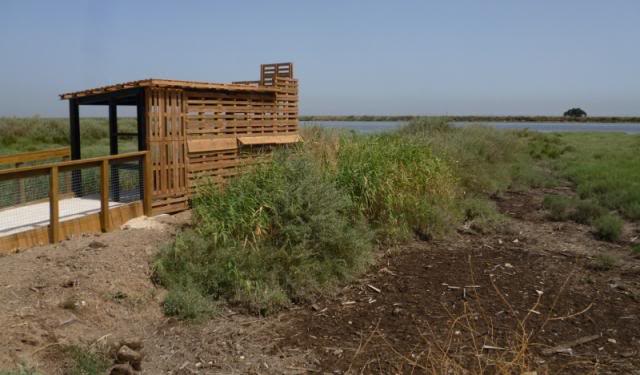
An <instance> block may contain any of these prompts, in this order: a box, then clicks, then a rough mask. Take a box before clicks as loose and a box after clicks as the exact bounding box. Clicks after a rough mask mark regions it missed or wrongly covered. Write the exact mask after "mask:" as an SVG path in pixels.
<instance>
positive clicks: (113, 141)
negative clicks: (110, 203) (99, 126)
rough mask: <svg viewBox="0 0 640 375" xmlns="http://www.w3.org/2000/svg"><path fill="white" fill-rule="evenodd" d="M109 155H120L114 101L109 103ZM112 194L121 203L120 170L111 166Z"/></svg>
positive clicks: (116, 113) (116, 108)
mask: <svg viewBox="0 0 640 375" xmlns="http://www.w3.org/2000/svg"><path fill="white" fill-rule="evenodd" d="M109 154H111V155H118V107H117V106H116V103H115V101H114V100H113V99H111V100H110V101H109ZM111 192H112V193H113V200H114V201H116V202H120V170H119V169H118V166H117V165H116V164H112V165H111Z"/></svg>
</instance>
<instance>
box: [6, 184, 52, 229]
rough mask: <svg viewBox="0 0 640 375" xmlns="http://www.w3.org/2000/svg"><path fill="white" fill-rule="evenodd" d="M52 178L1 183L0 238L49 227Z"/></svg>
mask: <svg viewBox="0 0 640 375" xmlns="http://www.w3.org/2000/svg"><path fill="white" fill-rule="evenodd" d="M48 197H49V175H39V176H30V177H23V178H14V179H8V180H0V236H5V235H9V234H14V233H18V232H22V231H25V230H29V229H34V228H38V227H43V226H47V225H49V222H50V221H49V199H48Z"/></svg>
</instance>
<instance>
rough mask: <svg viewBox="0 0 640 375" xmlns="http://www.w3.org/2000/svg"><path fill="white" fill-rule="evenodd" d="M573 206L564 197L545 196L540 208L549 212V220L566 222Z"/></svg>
mask: <svg viewBox="0 0 640 375" xmlns="http://www.w3.org/2000/svg"><path fill="white" fill-rule="evenodd" d="M573 204H574V202H573V200H572V199H571V198H569V197H566V196H564V195H547V196H545V197H544V200H543V201H542V206H543V207H544V208H545V209H547V210H548V211H549V214H548V217H549V219H551V220H554V221H565V220H567V219H568V218H569V215H570V210H571V208H572V207H573Z"/></svg>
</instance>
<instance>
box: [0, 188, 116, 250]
mask: <svg viewBox="0 0 640 375" xmlns="http://www.w3.org/2000/svg"><path fill="white" fill-rule="evenodd" d="M121 205H123V203H118V202H109V208H110V209H111V208H114V207H118V206H121ZM59 212H60V216H59V217H60V222H61V223H62V222H65V221H69V220H73V219H78V218H81V217H83V216H86V215H90V214H96V213H99V212H100V196H99V195H95V196H93V197H92V196H88V197H82V198H67V199H61V200H60V201H59ZM49 215H50V207H49V201H44V202H38V203H33V204H27V205H23V206H17V207H11V208H7V209H4V210H1V211H0V241H1V240H2V237H4V236H8V235H10V234H16V233H20V232H25V231H28V230H32V229H37V228H46V227H47V226H48V225H49Z"/></svg>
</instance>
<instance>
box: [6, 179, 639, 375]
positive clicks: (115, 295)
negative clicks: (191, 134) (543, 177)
mask: <svg viewBox="0 0 640 375" xmlns="http://www.w3.org/2000/svg"><path fill="white" fill-rule="evenodd" d="M548 192H549V191H545V190H535V191H531V192H520V193H508V194H505V195H504V196H502V197H500V198H497V199H496V201H497V203H498V206H499V208H500V210H501V211H502V212H503V213H504V214H505V215H506V216H507V217H508V219H507V220H506V222H505V227H504V228H503V229H502V230H500V231H498V233H491V234H479V233H474V232H473V231H472V230H460V231H459V232H458V233H457V234H456V235H454V236H452V237H451V238H449V239H447V240H442V241H432V242H414V243H411V244H409V245H406V246H403V247H401V248H398V249H390V250H388V251H387V252H386V253H385V254H383V255H381V256H380V259H379V262H378V263H377V264H376V265H375V266H374V267H372V269H371V270H370V272H369V273H368V274H366V275H365V276H364V277H363V278H362V279H361V280H358V281H357V282H354V283H352V284H350V285H348V286H347V287H345V288H343V289H342V290H341V291H339V292H338V293H337V294H336V295H333V296H327V297H324V298H321V299H319V300H318V301H316V303H314V304H305V305H301V306H297V307H295V308H293V309H291V310H289V311H286V312H283V313H281V314H279V315H277V316H272V317H269V318H259V317H255V316H248V315H244V314H238V313H235V312H233V311H231V310H229V309H226V308H225V309H223V311H221V313H220V315H219V316H218V317H216V318H214V319H211V320H209V321H207V322H203V323H197V324H193V323H182V322H178V321H175V320H174V319H171V318H167V317H165V316H163V314H162V310H161V301H162V298H163V296H164V290H162V288H160V287H158V286H156V285H154V284H153V282H152V280H151V274H152V270H151V267H150V263H151V261H152V259H153V256H154V254H155V253H156V251H157V248H158V247H159V246H161V245H162V243H164V242H166V241H168V240H170V239H171V237H172V234H173V233H174V232H175V230H177V228H179V227H180V226H182V225H184V224H185V223H186V222H187V219H186V218H182V217H172V218H164V219H160V221H162V222H163V224H164V225H162V226H160V227H156V228H153V229H129V230H125V231H119V232H113V233H108V234H104V235H100V236H88V237H82V238H77V239H73V240H70V241H66V242H63V243H61V244H58V245H53V246H46V247H41V248H37V249H32V250H29V251H25V252H23V253H20V254H16V255H11V256H6V257H2V258H0V301H2V303H1V304H0V328H2V329H1V330H0V342H1V343H3V345H2V346H1V347H0V369H3V368H11V367H14V366H16V365H17V364H19V363H26V364H28V365H30V366H33V367H36V368H37V369H38V370H39V371H40V372H42V373H45V374H60V373H64V372H65V368H66V366H67V365H68V363H67V360H66V359H65V357H64V356H63V355H62V354H61V350H62V348H63V347H64V346H65V345H70V344H73V345H79V346H81V347H89V348H95V349H99V350H103V349H104V348H107V347H109V345H110V342H112V341H117V340H120V339H122V338H127V337H137V338H139V339H141V340H142V341H143V343H144V349H143V350H142V352H143V354H144V360H143V366H142V367H143V373H148V374H160V373H172V374H191V373H201V374H207V373H225V374H228V373H259V374H263V373H267V374H268V373H271V374H282V373H307V372H319V373H432V372H435V373H444V372H447V371H446V370H443V369H444V368H447V369H450V371H448V373H464V371H462V370H461V368H462V367H465V368H468V369H470V370H471V371H473V372H480V371H481V370H483V371H486V372H487V373H494V372H497V371H499V370H500V369H507V370H509V371H510V372H511V373H521V372H522V371H524V370H525V369H529V370H535V371H538V374H541V373H588V372H596V373H637V374H640V259H638V258H635V257H634V256H633V254H632V253H631V252H630V250H629V248H630V243H631V242H632V241H637V236H638V235H639V234H640V231H639V228H638V227H637V226H636V225H628V226H627V228H625V234H624V236H623V241H622V242H620V243H616V244H611V243H606V242H602V241H598V240H596V239H594V237H593V235H592V234H591V233H590V232H589V230H590V229H589V227H587V226H583V225H579V224H575V223H570V222H563V223H555V222H550V221H548V220H547V219H546V218H545V216H544V212H543V211H542V208H541V201H542V198H543V196H544V194H545V193H548ZM553 192H554V193H558V192H562V191H559V190H557V189H556V190H554V191H553ZM565 193H567V194H570V191H565ZM602 255H607V256H608V258H602ZM611 259H616V260H617V261H616V262H615V264H612V261H611ZM576 340H577V341H576ZM562 344H566V345H564V346H562Z"/></svg>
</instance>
